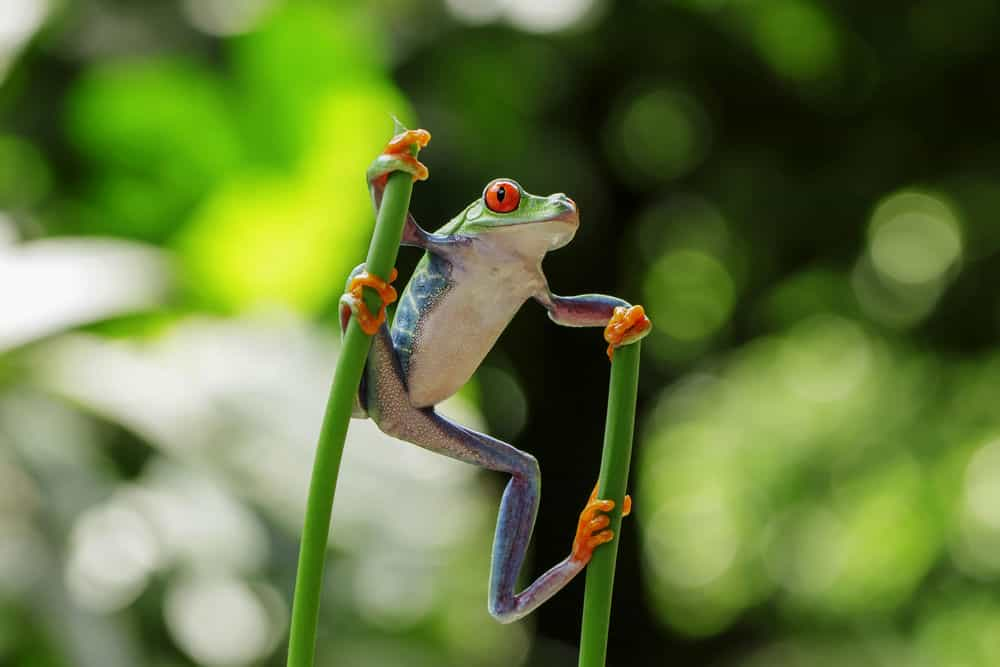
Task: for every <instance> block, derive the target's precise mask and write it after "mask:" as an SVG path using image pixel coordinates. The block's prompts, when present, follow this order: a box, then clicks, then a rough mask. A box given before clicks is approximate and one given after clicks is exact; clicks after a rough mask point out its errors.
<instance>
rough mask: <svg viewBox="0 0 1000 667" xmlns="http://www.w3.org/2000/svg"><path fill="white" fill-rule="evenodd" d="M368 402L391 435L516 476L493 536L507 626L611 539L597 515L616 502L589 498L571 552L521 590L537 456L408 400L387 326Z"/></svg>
mask: <svg viewBox="0 0 1000 667" xmlns="http://www.w3.org/2000/svg"><path fill="white" fill-rule="evenodd" d="M366 373H367V381H368V384H367V393H366V399H367V400H366V405H367V409H368V413H369V415H370V416H371V417H372V419H374V420H375V423H376V424H378V426H379V428H380V429H381V430H382V431H384V432H385V433H387V434H389V435H391V436H394V437H396V438H399V439H401V440H406V441H407V442H411V443H413V444H415V445H418V446H420V447H423V448H424V449H428V450H430V451H434V452H438V453H441V454H445V455H447V456H450V457H451V458H454V459H458V460H459V461H464V462H466V463H472V464H475V465H478V466H481V467H483V468H489V469H490V470H497V471H500V472H504V473H507V474H509V475H510V476H511V479H510V481H509V482H508V483H507V487H506V488H505V489H504V492H503V499H502V500H501V503H500V512H499V517H498V519H497V526H496V536H495V538H494V541H493V565H492V572H491V575H490V590H489V611H490V613H491V614H492V615H493V616H494V617H495V618H496V619H497V620H499V621H501V622H504V623H509V622H511V621H515V620H517V619H519V618H521V617H522V616H524V615H526V614H528V613H529V612H531V611H532V610H534V609H535V608H536V607H537V606H538V605H540V604H542V603H543V602H545V601H546V600H547V599H549V598H550V597H551V596H552V595H554V594H555V593H556V592H557V591H558V590H559V589H561V588H562V587H563V586H565V585H566V584H567V583H568V582H569V581H570V579H572V578H573V577H574V576H575V575H576V574H577V573H579V572H580V571H581V570H582V569H583V568H584V566H585V565H586V564H587V561H589V560H590V552H591V551H592V550H593V548H594V547H596V546H597V545H598V544H601V543H603V542H606V541H608V540H610V539H611V533H610V531H608V530H606V528H607V525H608V519H607V517H606V516H603V515H600V516H599V515H598V513H599V512H606V511H608V510H610V509H611V507H613V505H614V503H613V502H611V501H602V500H597V499H596V498H593V497H592V498H591V502H590V503H588V505H587V509H585V510H584V513H583V514H581V516H580V521H579V524H578V526H577V540H576V542H575V543H574V548H573V552H572V554H571V555H570V556H569V557H567V558H566V559H565V560H564V561H562V562H561V563H559V564H558V565H556V566H555V567H553V568H552V569H550V570H549V571H548V572H546V573H545V574H543V575H542V576H541V577H539V578H538V580H536V581H535V582H534V583H533V584H531V585H530V586H529V587H528V588H527V589H525V590H524V591H522V592H520V593H516V592H515V586H516V584H517V577H518V573H519V572H520V570H521V565H522V564H523V562H524V557H525V553H526V552H527V550H528V543H529V541H530V539H531V533H532V529H533V528H534V523H535V515H536V514H537V512H538V502H539V494H540V490H541V488H540V487H541V475H540V472H539V468H538V462H537V461H536V460H535V457H533V456H531V455H530V454H528V453H526V452H522V451H520V450H518V449H516V448H515V447H512V446H511V445H508V444H507V443H505V442H501V441H500V440H497V439H496V438H492V437H490V436H488V435H485V434H483V433H477V432H476V431H473V430H471V429H468V428H465V427H464V426H461V425H459V424H456V423H454V422H452V421H450V420H449V419H447V418H445V417H443V416H441V415H439V414H437V413H436V412H435V411H434V409H433V408H416V407H414V406H413V405H411V404H410V399H409V395H408V391H407V386H406V380H405V376H404V374H403V371H402V367H401V365H400V363H399V360H398V358H397V355H396V351H395V349H394V348H393V346H392V341H391V339H390V337H389V334H388V332H387V331H386V329H385V327H383V328H382V329H381V330H380V331H379V332H378V333H377V334H376V335H375V338H374V339H373V341H372V352H371V355H370V356H369V358H368V370H367V371H366Z"/></svg>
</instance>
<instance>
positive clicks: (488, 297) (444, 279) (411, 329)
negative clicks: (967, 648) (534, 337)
mask: <svg viewBox="0 0 1000 667" xmlns="http://www.w3.org/2000/svg"><path fill="white" fill-rule="evenodd" d="M482 260H483V257H482V256H478V257H477V258H476V260H475V261H468V262H466V261H463V260H462V258H461V257H457V258H452V259H451V260H449V259H446V258H444V257H441V256H440V255H437V254H434V253H432V252H427V253H425V254H424V256H423V258H422V259H421V260H420V263H419V264H417V268H416V270H415V271H414V273H413V277H412V278H411V279H410V282H409V283H408V284H407V286H406V288H405V289H404V290H403V294H402V296H401V297H400V300H399V306H398V307H397V308H396V317H395V319H394V321H393V323H392V342H393V347H395V348H396V353H397V355H398V356H399V361H400V364H401V365H402V368H403V374H404V375H405V376H406V383H407V387H408V390H409V395H410V402H411V403H412V404H413V405H415V406H417V407H427V406H431V405H436V404H437V403H440V402H441V401H443V400H444V399H446V398H448V397H449V396H451V395H452V394H454V393H455V392H456V391H458V390H459V389H460V388H461V387H462V385H464V384H465V383H466V382H468V381H469V378H471V377H472V374H473V373H474V372H475V371H476V369H477V368H478V367H479V364H480V363H482V360H483V359H484V358H485V357H486V354H487V353H488V352H489V351H490V349H491V348H492V347H493V344H494V343H496V340H497V338H499V337H500V334H501V333H502V332H503V330H504V329H505V328H506V326H507V324H508V323H509V322H510V320H511V319H512V318H513V317H514V314H515V313H516V312H517V310H518V308H520V307H521V305H522V304H523V303H524V302H525V301H526V300H527V299H528V298H529V297H530V296H531V295H532V294H533V293H534V292H535V291H536V290H537V288H538V282H537V281H536V280H533V279H527V280H526V279H525V277H526V275H530V273H529V274H526V271H525V268H526V267H525V265H524V264H523V263H521V262H518V261H503V259H501V258H497V259H496V261H487V262H483V261H482Z"/></svg>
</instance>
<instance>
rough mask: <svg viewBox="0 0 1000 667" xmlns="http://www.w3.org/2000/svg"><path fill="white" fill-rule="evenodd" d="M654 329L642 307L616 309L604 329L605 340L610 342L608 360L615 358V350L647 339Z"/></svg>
mask: <svg viewBox="0 0 1000 667" xmlns="http://www.w3.org/2000/svg"><path fill="white" fill-rule="evenodd" d="M652 328H653V323H652V322H650V320H649V318H648V317H646V311H645V309H643V307H642V306H630V307H628V308H626V307H624V306H619V307H618V308H615V310H614V314H613V315H612V316H611V321H610V322H608V326H607V327H605V329H604V340H606V341H607V342H608V359H611V358H612V357H614V354H615V348H619V347H621V346H622V345H628V344H629V343H634V342H635V341H637V340H639V339H640V338H645V337H646V335H647V334H649V332H650V330H651V329H652Z"/></svg>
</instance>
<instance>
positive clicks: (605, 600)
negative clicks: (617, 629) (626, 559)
mask: <svg viewBox="0 0 1000 667" xmlns="http://www.w3.org/2000/svg"><path fill="white" fill-rule="evenodd" d="M639 345H640V343H639V342H635V343H632V344H631V345H626V346H624V347H621V348H618V349H617V350H615V356H614V359H613V361H612V362H611V386H610V388H609V390H608V420H607V423H606V425H605V427H604V452H603V454H602V455H601V476H600V480H599V482H598V493H597V495H598V497H599V498H607V499H610V500H614V501H615V509H614V510H613V511H612V512H611V529H612V530H613V531H615V539H614V540H612V541H611V542H609V543H607V544H606V545H604V546H601V547H600V548H598V549H596V550H595V551H594V557H593V558H592V559H591V561H590V564H589V565H588V566H587V589H586V593H585V594H584V598H583V629H582V630H581V633H580V663H579V665H580V667H604V659H605V655H606V654H607V650H608V626H609V625H610V623H611V591H612V589H613V588H614V583H615V561H616V560H617V559H618V538H619V535H620V533H621V525H622V512H621V510H622V503H623V502H624V500H625V488H626V486H627V485H628V469H629V463H630V462H631V460H632V434H633V431H634V426H635V399H636V394H637V391H638V387H639Z"/></svg>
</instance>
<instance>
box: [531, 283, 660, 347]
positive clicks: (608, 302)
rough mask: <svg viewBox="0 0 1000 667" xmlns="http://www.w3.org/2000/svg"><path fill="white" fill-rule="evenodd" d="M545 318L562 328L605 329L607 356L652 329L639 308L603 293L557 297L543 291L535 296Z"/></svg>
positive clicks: (643, 312) (645, 334)
mask: <svg viewBox="0 0 1000 667" xmlns="http://www.w3.org/2000/svg"><path fill="white" fill-rule="evenodd" d="M535 300H536V301H538V302H539V303H540V304H542V305H543V306H544V307H545V310H547V311H548V313H549V319H551V320H552V321H553V322H555V323H556V324H559V325H562V326H564V327H605V331H604V337H605V339H606V340H607V341H608V345H609V346H608V356H609V357H610V356H611V355H612V353H613V351H614V349H615V348H617V347H621V346H622V345H628V344H629V343H634V342H635V341H637V340H639V339H641V338H645V337H646V336H647V335H648V334H649V332H650V330H651V329H652V328H653V325H652V323H651V322H650V321H649V318H647V317H646V313H645V311H644V310H643V308H642V306H633V305H631V304H630V303H629V302H627V301H624V300H622V299H619V298H617V297H613V296H605V295H604V294H581V295H580V296H559V295H557V294H553V293H552V292H550V291H549V290H548V289H547V288H546V289H544V290H542V291H541V292H539V293H538V294H536V295H535Z"/></svg>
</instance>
